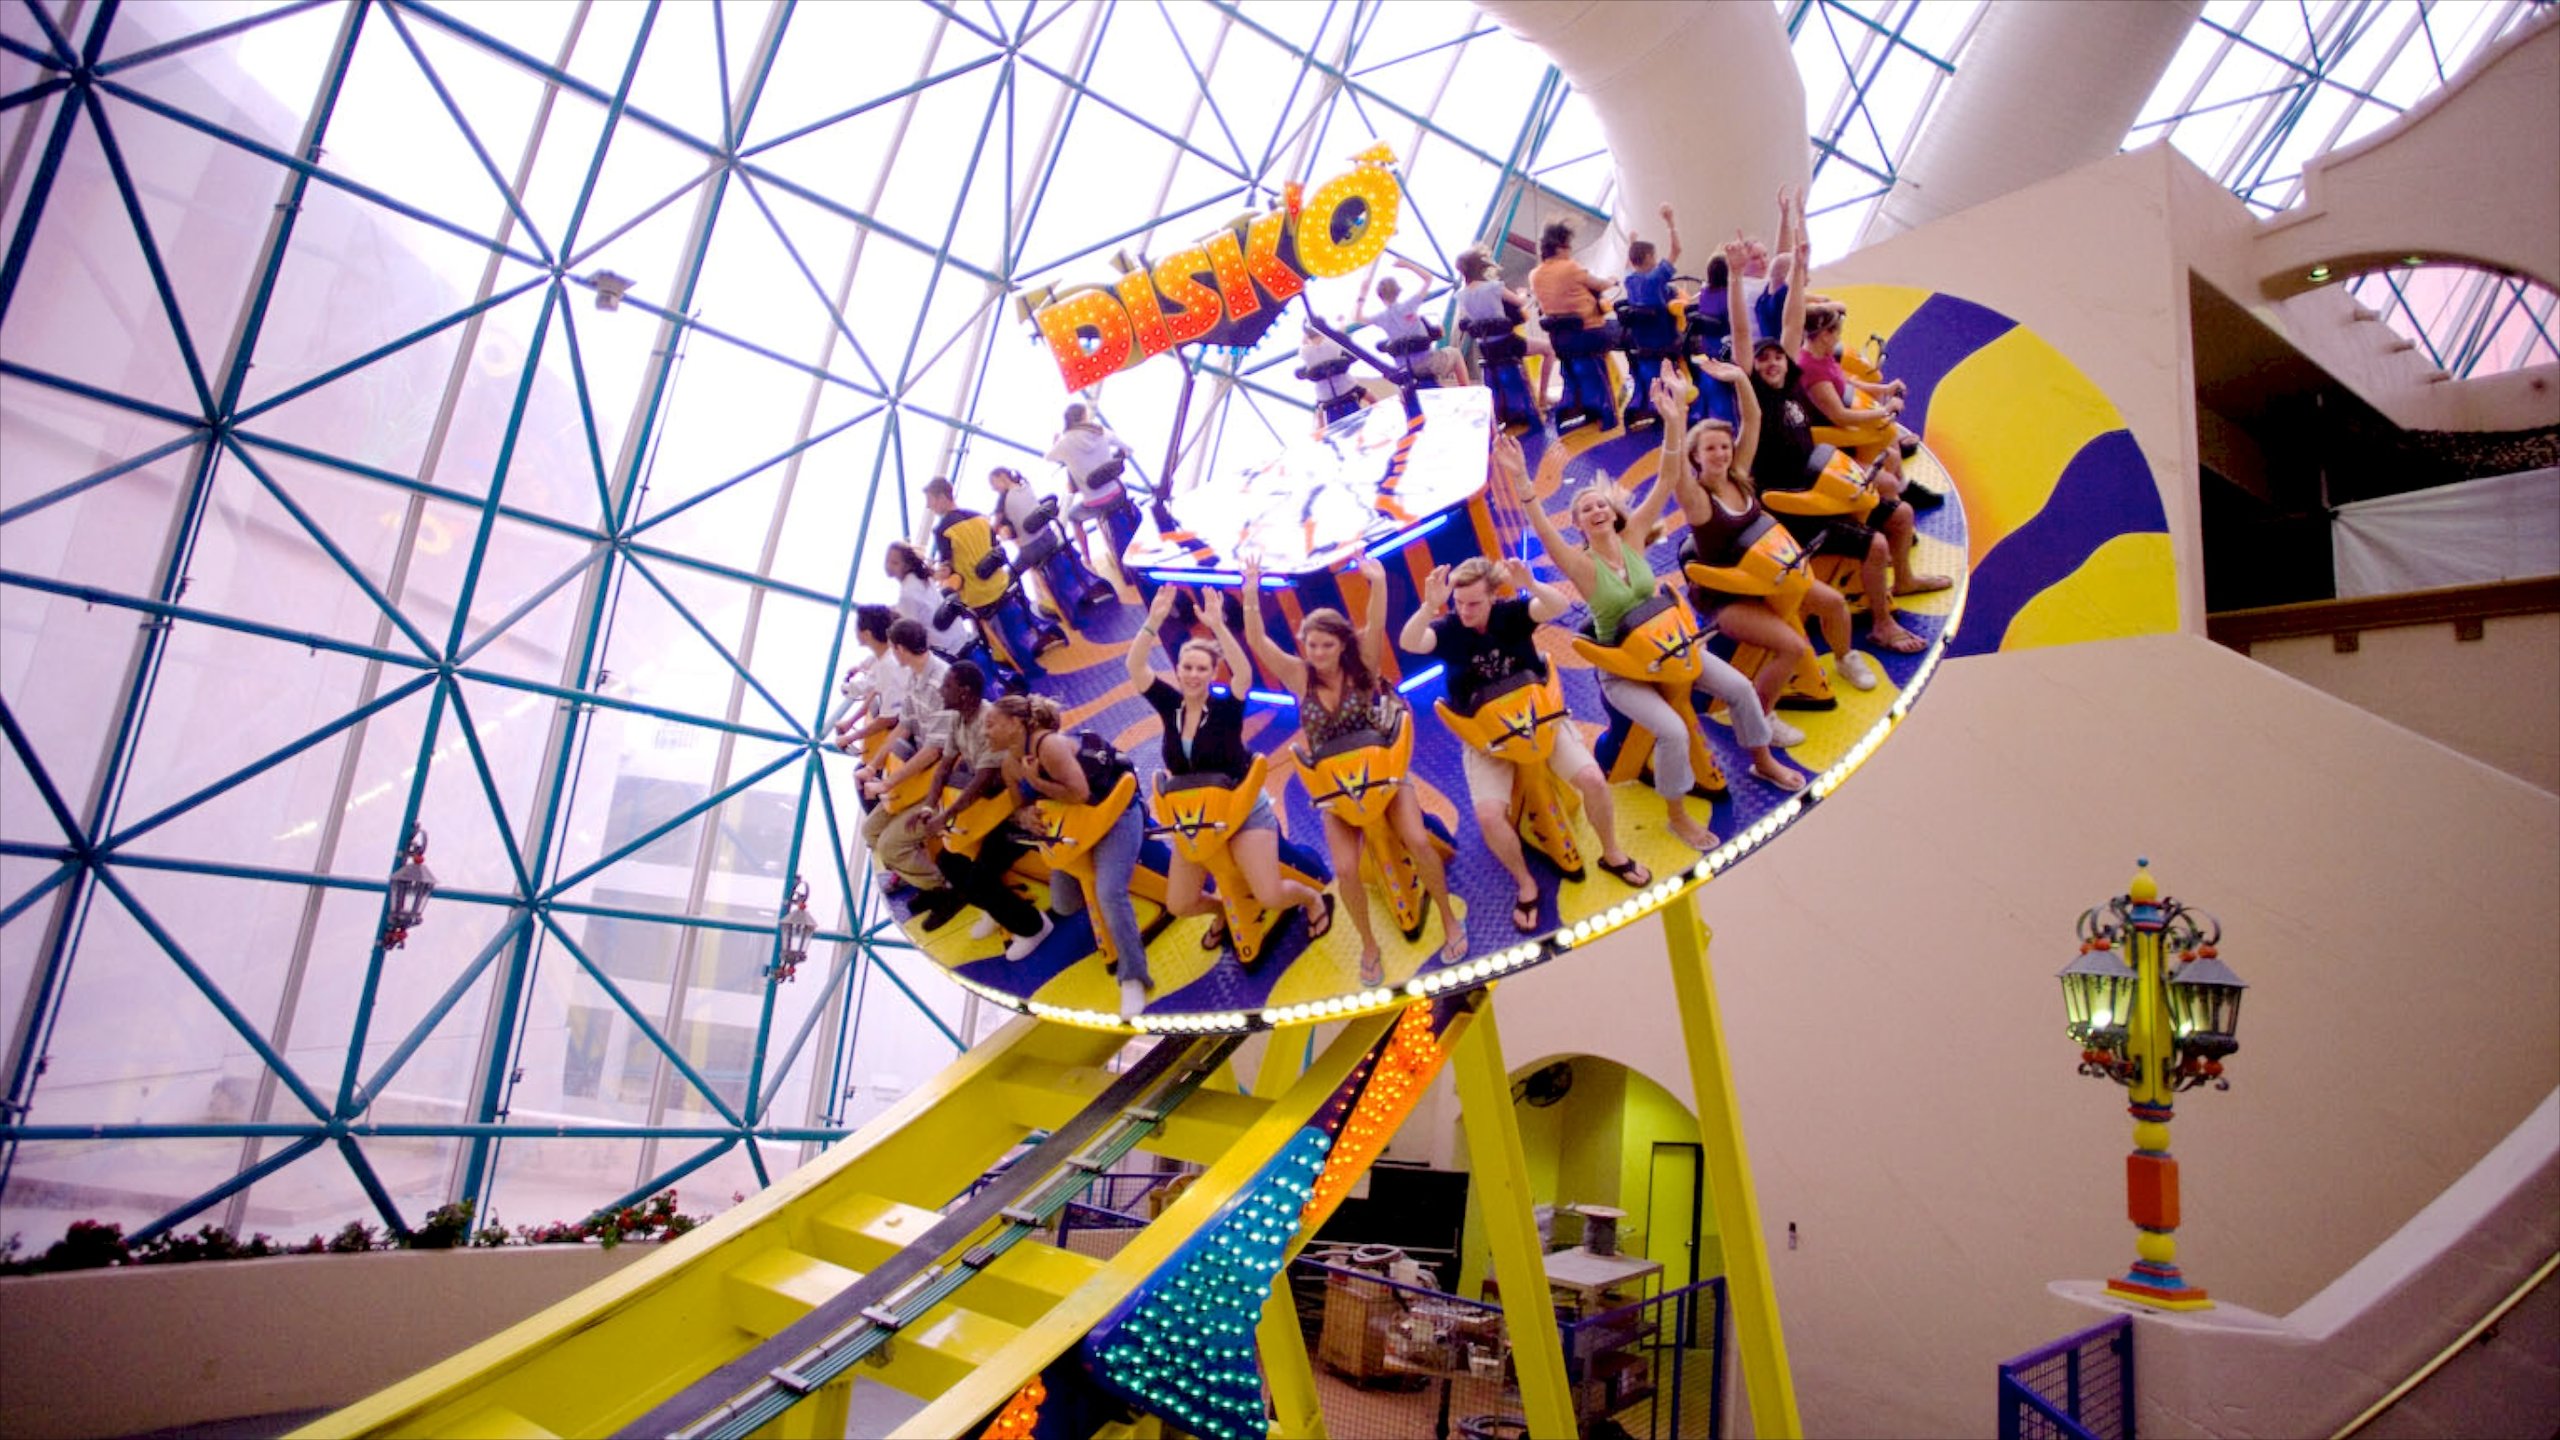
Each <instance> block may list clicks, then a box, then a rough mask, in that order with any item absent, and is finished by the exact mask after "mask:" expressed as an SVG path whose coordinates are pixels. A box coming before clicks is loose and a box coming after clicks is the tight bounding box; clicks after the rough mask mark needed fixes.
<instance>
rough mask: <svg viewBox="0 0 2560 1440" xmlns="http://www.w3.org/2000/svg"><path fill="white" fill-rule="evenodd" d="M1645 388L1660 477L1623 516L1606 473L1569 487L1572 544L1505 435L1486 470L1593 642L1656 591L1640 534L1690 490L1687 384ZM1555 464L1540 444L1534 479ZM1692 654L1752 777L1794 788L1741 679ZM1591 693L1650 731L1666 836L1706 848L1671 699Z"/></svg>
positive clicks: (1795, 779) (1626, 689) (1638, 689)
mask: <svg viewBox="0 0 2560 1440" xmlns="http://www.w3.org/2000/svg"><path fill="white" fill-rule="evenodd" d="M1728 368H1730V367H1728ZM1736 373H1737V374H1739V372H1736ZM1652 392H1653V393H1652V399H1653V402H1654V404H1655V406H1656V410H1655V413H1656V414H1659V415H1661V416H1662V417H1663V421H1662V444H1663V459H1662V474H1661V475H1660V476H1659V477H1657V478H1656V479H1655V481H1654V485H1653V489H1652V491H1651V492H1650V493H1649V494H1647V495H1646V497H1645V499H1644V501H1643V503H1642V504H1640V505H1638V506H1637V507H1636V510H1635V511H1634V513H1633V514H1630V513H1628V511H1627V510H1626V508H1625V507H1624V505H1623V504H1622V503H1621V502H1620V501H1619V499H1618V496H1617V492H1616V490H1615V489H1614V488H1613V487H1612V486H1611V485H1610V484H1609V482H1608V481H1607V480H1606V479H1602V480H1598V481H1595V482H1593V483H1591V484H1589V485H1585V486H1583V487H1582V489H1580V490H1579V491H1576V492H1575V494H1574V497H1573V503H1572V504H1571V505H1570V506H1569V507H1568V508H1567V510H1566V516H1567V518H1568V519H1570V520H1571V521H1572V522H1573V526H1574V528H1575V529H1576V530H1578V531H1580V532H1581V534H1582V543H1581V544H1578V545H1577V544H1575V543H1574V542H1572V541H1570V540H1567V539H1566V538H1565V536H1564V534H1563V532H1562V531H1561V530H1560V529H1558V528H1557V526H1556V523H1555V521H1553V520H1551V519H1549V518H1547V512H1546V507H1545V506H1543V505H1541V504H1539V503H1538V500H1537V492H1538V488H1539V487H1538V485H1537V483H1535V482H1532V481H1531V480H1530V478H1529V475H1528V469H1527V466H1526V465H1525V464H1524V463H1523V461H1522V458H1521V452H1520V442H1519V441H1517V440H1514V439H1512V438H1511V437H1510V436H1508V435H1505V436H1501V437H1499V438H1498V439H1497V440H1496V441H1495V443H1494V468H1495V469H1496V470H1498V471H1501V472H1502V473H1504V474H1506V475H1509V476H1510V477H1511V483H1512V487H1513V489H1514V491H1515V492H1516V493H1517V494H1518V495H1519V496H1520V501H1521V507H1520V508H1522V509H1523V510H1526V511H1527V512H1528V514H1529V524H1530V527H1531V528H1532V529H1534V530H1536V531H1537V532H1538V539H1539V540H1540V541H1541V542H1543V543H1544V544H1545V545H1546V547H1547V556H1548V558H1549V559H1551V560H1553V561H1555V563H1556V568H1557V569H1559V570H1562V571H1563V572H1564V576H1565V578H1566V579H1567V580H1570V581H1572V582H1573V586H1574V588H1575V589H1576V590H1579V591H1581V592H1582V598H1583V603H1584V604H1585V605H1586V606H1588V607H1589V608H1590V611H1591V635H1592V638H1593V639H1595V640H1597V641H1599V642H1600V643H1601V644H1603V645H1613V644H1616V643H1617V640H1618V631H1619V625H1620V623H1621V622H1622V621H1624V620H1625V618H1626V616H1627V614H1628V612H1629V611H1632V610H1634V609H1635V608H1636V607H1637V606H1638V605H1641V604H1643V603H1644V602H1645V601H1647V600H1650V599H1652V598H1653V597H1654V595H1655V594H1657V593H1659V592H1660V591H1662V590H1663V589H1664V588H1666V587H1665V586H1664V584H1663V583H1662V582H1661V581H1659V580H1658V579H1656V577H1655V576H1654V573H1653V566H1652V564H1651V563H1650V562H1649V561H1647V560H1646V558H1645V554H1644V549H1643V544H1642V540H1643V537H1644V536H1645V535H1646V534H1647V533H1649V532H1650V531H1651V530H1652V528H1653V523H1654V521H1655V520H1657V519H1659V518H1661V515H1662V512H1663V509H1664V508H1665V507H1666V506H1667V505H1668V504H1669V503H1670V501H1671V500H1672V499H1673V498H1674V497H1675V496H1676V495H1678V494H1679V493H1680V492H1681V491H1683V490H1684V489H1689V488H1691V487H1689V486H1688V485H1687V483H1686V482H1687V480H1688V477H1687V475H1686V473H1685V469H1686V467H1685V466H1684V465H1683V464H1682V462H1681V458H1680V457H1681V456H1682V455H1683V454H1684V453H1685V450H1686V445H1685V441H1686V434H1685V432H1686V430H1687V428H1688V414H1689V399H1688V392H1689V387H1688V385H1687V384H1685V383H1684V382H1682V381H1680V380H1679V379H1677V378H1676V371H1675V370H1674V368H1673V367H1672V366H1671V365H1669V364H1665V365H1664V366H1663V376H1662V378H1659V379H1656V380H1655V381H1654V382H1653V386H1652ZM1665 407H1667V408H1665ZM1563 467H1564V447H1563V446H1560V445H1555V446H1549V447H1548V448H1547V453H1546V455H1545V456H1544V457H1542V459H1541V464H1540V467H1539V468H1540V470H1541V472H1542V478H1550V479H1551V478H1553V477H1554V476H1555V475H1556V474H1558V473H1559V472H1561V471H1562V469H1563ZM1690 498H1691V499H1692V500H1693V501H1694V500H1695V498H1696V497H1695V496H1694V494H1693V495H1692V496H1691V497H1690ZM1684 508H1685V507H1684ZM1675 593H1676V592H1675ZM1699 660H1700V662H1701V664H1702V666H1703V673H1702V674H1701V675H1700V676H1699V681H1698V683H1699V684H1700V685H1702V686H1703V687H1705V689H1706V690H1707V692H1708V693H1709V694H1711V695H1714V696H1715V697H1716V698H1717V699H1719V700H1722V701H1724V702H1725V704H1726V705H1727V706H1728V707H1729V708H1730V709H1731V710H1732V711H1733V715H1734V738H1735V739H1736V740H1737V741H1739V742H1740V743H1741V745H1742V748H1743V749H1745V750H1747V751H1749V752H1751V768H1752V773H1753V774H1755V775H1758V776H1759V777H1760V778H1762V779H1763V780H1766V781H1768V782H1769V783H1771V784H1773V785H1776V786H1777V787H1778V788H1780V789H1782V790H1793V789H1795V788H1797V787H1799V786H1801V785H1803V784H1804V777H1803V776H1802V775H1799V774H1797V773H1796V772H1795V771H1794V770H1793V769H1791V768H1789V767H1788V766H1787V765H1786V764H1785V763H1783V762H1782V761H1780V760H1779V759H1778V758H1777V757H1776V756H1775V755H1773V754H1771V753H1770V750H1769V742H1770V734H1769V727H1768V725H1767V717H1766V716H1765V714H1763V713H1762V711H1761V707H1760V705H1759V702H1758V696H1757V695H1756V693H1755V692H1754V691H1753V690H1752V688H1751V682H1750V681H1748V680H1745V679H1744V678H1743V677H1742V674H1741V672H1739V671H1737V670H1735V669H1734V668H1733V667H1732V666H1730V665H1727V664H1726V663H1724V661H1722V660H1720V659H1718V658H1716V657H1715V656H1714V655H1711V654H1704V653H1702V654H1701V655H1700V656H1699ZM1667 683H1676V682H1666V684H1667ZM1600 690H1601V693H1602V694H1604V695H1606V696H1607V697H1608V698H1609V703H1610V704H1611V705H1613V706H1615V707H1617V710H1618V712H1619V713H1620V714H1622V715H1624V716H1626V717H1627V718H1628V719H1629V720H1632V721H1634V722H1635V723H1636V724H1638V725H1641V726H1643V727H1644V728H1645V730H1646V732H1647V733H1649V734H1651V735H1652V736H1653V788H1654V793H1655V794H1658V795H1660V796H1661V797H1662V805H1663V809H1664V810H1665V811H1667V812H1668V813H1669V816H1670V827H1671V833H1672V834H1674V835H1677V836H1679V837H1680V839H1681V841H1682V842H1683V843H1685V844H1687V845H1689V846H1691V847H1692V848H1694V849H1698V850H1707V849H1712V848H1713V847H1714V846H1715V843H1716V837H1715V834H1714V832H1712V831H1710V830H1708V829H1707V827H1706V826H1704V825H1702V824H1700V823H1699V822H1698V821H1697V820H1696V819H1694V818H1692V817H1691V815H1690V814H1689V803H1688V802H1689V788H1690V786H1691V785H1693V784H1695V783H1696V777H1695V776H1694V775H1692V774H1691V773H1690V770H1689V721H1688V719H1687V717H1686V716H1684V715H1683V714H1682V713H1681V711H1680V708H1679V707H1678V706H1677V705H1675V704H1673V703H1672V699H1673V697H1671V696H1669V695H1667V694H1665V693H1664V690H1665V685H1648V684H1645V683H1644V682H1642V681H1639V680H1630V679H1628V678H1626V677H1624V676H1620V675H1610V674H1605V673H1604V674H1603V675H1601V677H1600ZM1790 782H1792V783H1790Z"/></svg>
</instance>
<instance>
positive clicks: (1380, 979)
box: [1360, 950, 1387, 989]
mask: <svg viewBox="0 0 2560 1440" xmlns="http://www.w3.org/2000/svg"><path fill="white" fill-rule="evenodd" d="M1360 983H1361V984H1362V985H1365V986H1368V987H1370V988H1372V989H1375V988H1376V987H1378V986H1380V985H1384V984H1386V983H1387V962H1386V961H1384V960H1382V959H1380V958H1379V957H1378V952H1377V951H1375V950H1372V951H1370V952H1369V953H1368V954H1366V955H1363V956H1361V957H1360Z"/></svg>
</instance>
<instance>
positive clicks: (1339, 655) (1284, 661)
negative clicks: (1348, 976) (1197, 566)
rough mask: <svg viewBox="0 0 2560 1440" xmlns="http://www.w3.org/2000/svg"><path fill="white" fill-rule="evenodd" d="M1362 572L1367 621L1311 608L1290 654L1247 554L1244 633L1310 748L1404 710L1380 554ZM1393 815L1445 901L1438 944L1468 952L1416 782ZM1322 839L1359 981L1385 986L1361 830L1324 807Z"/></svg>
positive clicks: (1449, 952)
mask: <svg viewBox="0 0 2560 1440" xmlns="http://www.w3.org/2000/svg"><path fill="white" fill-rule="evenodd" d="M1360 578H1361V579H1362V580H1365V581H1367V582H1368V590H1369V604H1368V606H1367V611H1368V614H1367V617H1366V621H1365V623H1363V624H1362V625H1361V626H1360V627H1359V628H1357V629H1354V628H1352V624H1351V621H1350V620H1349V619H1348V618H1346V617H1345V616H1344V615H1343V613H1342V612H1341V611H1339V610H1335V609H1331V608H1325V609H1319V610H1313V611H1310V612H1308V614H1307V618H1306V619H1305V620H1304V621H1302V622H1300V624H1299V626H1298V653H1297V654H1296V655H1292V654H1290V653H1289V652H1288V651H1286V650H1283V649H1281V648H1280V647H1279V646H1278V645H1276V644H1273V643H1272V640H1271V635H1270V633H1269V632H1268V631H1267V630H1265V629H1264V628H1263V623H1262V562H1261V561H1260V560H1259V559H1253V560H1247V561H1246V562H1245V566H1244V638H1245V640H1246V642H1247V643H1248V644H1250V645H1251V646H1252V647H1253V654H1254V658H1255V659H1257V660H1260V661H1261V662H1262V668H1263V671H1264V673H1266V674H1268V675H1270V676H1271V678H1272V679H1274V680H1277V681H1279V682H1280V683H1281V684H1282V685H1285V686H1287V687H1288V688H1289V691H1290V692H1291V693H1292V694H1294V695H1296V696H1297V697H1298V728H1299V731H1300V733H1301V734H1302V735H1304V737H1305V738H1306V743H1307V748H1309V749H1311V750H1312V749H1314V748H1316V747H1317V746H1320V745H1323V744H1325V743H1326V742H1328V741H1331V740H1334V739H1336V738H1338V737H1340V736H1343V735H1348V734H1352V733H1353V732H1355V731H1360V730H1375V731H1378V732H1379V733H1381V734H1384V733H1385V732H1386V731H1387V729H1388V727H1389V726H1391V725H1393V724H1394V723H1395V718H1396V715H1397V713H1398V712H1399V711H1400V710H1401V709H1402V708H1403V703H1404V702H1403V701H1402V700H1400V699H1398V698H1397V696H1396V692H1395V687H1394V686H1392V685H1389V684H1388V683H1387V682H1386V680H1385V678H1384V677H1383V675H1382V673H1381V672H1382V670H1383V669H1384V667H1385V664H1386V655H1387V598H1386V589H1387V569H1386V567H1385V566H1383V565H1381V564H1379V563H1378V560H1377V557H1376V556H1374V555H1363V556H1361V557H1360ZM1387 819H1388V823H1390V824H1392V825H1393V826H1394V827H1395V831H1396V838H1397V839H1399V840H1402V841H1403V842H1404V847H1405V850H1406V851H1407V852H1408V853H1409V854H1411V855H1412V856H1413V864H1414V870H1415V872H1416V873H1417V875H1418V876H1419V877H1420V879H1421V881H1422V889H1423V892H1424V893H1425V894H1427V895H1429V896H1430V897H1431V899H1432V902H1433V903H1434V904H1436V905H1437V906H1439V909H1440V928H1441V933H1442V935H1443V936H1444V937H1445V938H1444V939H1443V940H1442V942H1441V945H1440V955H1441V958H1442V959H1444V960H1452V961H1455V960H1463V959H1465V958H1466V956H1467V932H1466V928H1465V927H1464V926H1462V925H1460V924H1459V923H1458V912H1457V910H1456V909H1455V908H1454V907H1452V906H1451V905H1450V903H1449V875H1448V871H1447V870H1446V869H1444V868H1443V867H1442V866H1441V864H1440V852H1439V850H1438V849H1436V848H1434V847H1433V845H1432V843H1431V833H1430V832H1429V831H1427V830H1425V829H1423V828H1422V802H1420V801H1419V800H1416V799H1415V798H1414V794H1413V787H1412V786H1410V785H1399V786H1397V787H1396V793H1395V798H1394V799H1393V800H1392V801H1390V802H1389V804H1388V807H1387ZM1324 843H1325V849H1326V851H1327V852H1328V853H1329V854H1330V855H1331V856H1332V859H1333V873H1334V876H1335V882H1336V883H1335V889H1337V890H1339V891H1340V892H1341V894H1342V908H1343V909H1345V910H1348V911H1350V912H1351V927H1352V928H1353V929H1355V930H1357V931H1359V932H1360V983H1361V984H1363V985H1382V984H1384V983H1386V966H1385V962H1384V961H1383V960H1382V959H1381V958H1380V956H1379V953H1378V935H1377V931H1376V930H1375V929H1374V928H1372V926H1371V924H1370V920H1369V895H1368V887H1366V886H1364V885H1362V884H1361V883H1360V832H1359V831H1357V830H1355V829H1353V828H1352V827H1351V826H1350V825H1348V824H1346V823H1344V822H1343V821H1342V820H1340V819H1338V818H1336V817H1335V816H1334V815H1333V814H1332V813H1331V812H1329V811H1328V812H1325V815H1324Z"/></svg>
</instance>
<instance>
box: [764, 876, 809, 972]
mask: <svg viewBox="0 0 2560 1440" xmlns="http://www.w3.org/2000/svg"><path fill="white" fill-rule="evenodd" d="M775 928H776V929H777V930H779V931H780V932H781V936H782V953H781V955H780V956H779V957H777V958H776V959H775V960H774V962H773V968H772V969H771V970H768V971H766V972H765V973H766V974H768V975H770V976H771V977H772V978H774V979H776V980H790V979H792V978H794V977H796V976H798V975H799V973H800V962H801V961H803V960H806V959H808V958H809V941H810V939H811V937H813V936H815V935H816V934H817V933H818V922H817V919H816V917H814V916H812V915H811V914H810V913H809V882H808V881H806V880H803V879H801V878H800V877H799V876H797V875H794V876H792V877H791V898H790V900H789V901H787V902H786V903H785V907H784V909H783V912H782V923H781V924H780V925H778V926H777V927H775Z"/></svg>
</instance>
